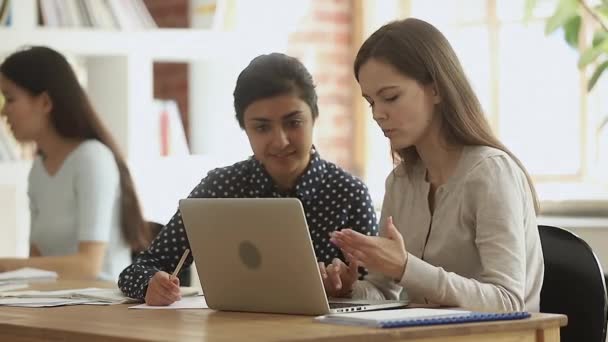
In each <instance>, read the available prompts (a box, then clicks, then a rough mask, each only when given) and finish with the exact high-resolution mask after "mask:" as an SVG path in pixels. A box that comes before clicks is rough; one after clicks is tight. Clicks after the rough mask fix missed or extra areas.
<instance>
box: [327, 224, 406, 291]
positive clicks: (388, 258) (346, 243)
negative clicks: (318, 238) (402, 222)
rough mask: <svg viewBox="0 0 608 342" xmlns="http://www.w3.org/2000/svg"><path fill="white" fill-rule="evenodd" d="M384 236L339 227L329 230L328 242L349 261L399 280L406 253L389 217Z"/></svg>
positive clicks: (403, 244)
mask: <svg viewBox="0 0 608 342" xmlns="http://www.w3.org/2000/svg"><path fill="white" fill-rule="evenodd" d="M384 235H386V236H367V235H363V234H361V233H359V232H356V231H354V230H352V229H342V230H340V231H335V232H332V233H330V236H331V239H330V241H331V242H332V243H333V244H335V245H336V246H338V247H340V249H341V250H342V253H344V255H345V256H346V257H347V258H348V259H349V260H353V261H355V262H357V263H358V264H359V265H361V266H363V267H365V268H367V269H368V270H370V271H373V272H378V273H382V274H384V275H386V276H389V277H391V278H392V279H395V280H400V279H401V278H402V277H403V272H404V271H405V266H406V264H407V256H408V254H407V251H406V250H405V243H404V241H403V236H402V235H401V233H400V232H399V230H397V227H395V225H394V224H393V217H392V216H390V217H389V218H388V219H387V220H386V226H385V229H384Z"/></svg>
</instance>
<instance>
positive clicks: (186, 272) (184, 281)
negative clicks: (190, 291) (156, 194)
mask: <svg viewBox="0 0 608 342" xmlns="http://www.w3.org/2000/svg"><path fill="white" fill-rule="evenodd" d="M147 224H148V227H149V229H150V232H151V233H152V236H153V237H156V236H157V235H158V233H160V231H161V229H163V225H162V224H160V223H158V222H153V221H148V222H147ZM140 252H141V251H131V260H132V261H135V258H136V257H137V255H138V254H139V253H140ZM191 274H192V268H191V267H184V268H182V270H181V271H180V272H179V274H178V275H177V277H178V278H179V284H180V286H190V285H191V284H190V283H191V281H190V277H191Z"/></svg>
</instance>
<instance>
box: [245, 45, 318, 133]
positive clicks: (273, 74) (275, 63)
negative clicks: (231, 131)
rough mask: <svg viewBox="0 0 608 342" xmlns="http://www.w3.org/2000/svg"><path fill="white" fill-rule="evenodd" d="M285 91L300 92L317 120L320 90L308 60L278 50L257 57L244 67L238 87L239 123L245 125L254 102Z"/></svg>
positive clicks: (298, 94) (298, 93) (300, 96)
mask: <svg viewBox="0 0 608 342" xmlns="http://www.w3.org/2000/svg"><path fill="white" fill-rule="evenodd" d="M285 94H296V95H297V96H298V97H299V98H300V99H301V100H302V101H304V102H306V104H308V107H310V111H311V113H312V119H313V121H314V120H316V119H317V117H318V116H319V107H318V106H317V92H316V90H315V84H314V82H313V80H312V75H310V73H309V72H308V70H307V69H306V67H305V66H304V64H302V62H300V61H299V60H298V59H297V58H295V57H291V56H288V55H285V54H282V53H278V52H275V53H271V54H268V55H260V56H257V57H255V58H254V59H253V60H252V61H251V62H250V63H249V65H247V67H246V68H245V69H243V71H241V73H240V74H239V77H238V79H237V81H236V86H235V88H234V93H233V95H234V110H235V112H236V119H237V121H238V122H239V126H241V128H244V127H245V122H244V118H243V116H244V113H245V109H247V107H248V106H249V105H250V104H252V103H253V102H255V101H257V100H261V99H267V98H270V97H274V96H279V95H285Z"/></svg>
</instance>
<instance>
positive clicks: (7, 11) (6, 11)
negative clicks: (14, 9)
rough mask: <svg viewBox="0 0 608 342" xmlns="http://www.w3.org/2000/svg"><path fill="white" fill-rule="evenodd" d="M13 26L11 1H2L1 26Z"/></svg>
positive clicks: (0, 6) (0, 10)
mask: <svg viewBox="0 0 608 342" xmlns="http://www.w3.org/2000/svg"><path fill="white" fill-rule="evenodd" d="M10 25H11V0H0V26H10Z"/></svg>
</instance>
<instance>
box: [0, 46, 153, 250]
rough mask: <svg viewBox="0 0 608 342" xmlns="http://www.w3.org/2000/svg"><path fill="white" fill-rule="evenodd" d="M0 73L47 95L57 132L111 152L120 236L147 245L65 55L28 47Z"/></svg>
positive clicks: (105, 135) (134, 204)
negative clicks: (95, 142)
mask: <svg viewBox="0 0 608 342" xmlns="http://www.w3.org/2000/svg"><path fill="white" fill-rule="evenodd" d="M0 73H2V75H3V76H4V77H6V78H7V79H9V80H11V81H12V82H14V83H15V84H16V85H17V86H19V87H21V88H23V89H24V90H26V91H27V92H29V93H30V94H32V95H40V94H42V93H46V94H48V96H49V98H50V99H51V102H52V104H53V105H52V109H51V112H50V120H51V123H52V125H53V127H54V128H55V129H56V130H57V132H58V133H59V135H61V136H62V137H65V138H70V139H78V140H88V139H95V140H98V141H100V142H101V143H102V144H104V145H105V146H107V147H108V148H109V149H110V150H111V151H112V153H113V154H114V159H115V160H116V164H117V166H118V170H119V173H120V190H121V203H120V209H121V210H120V213H121V227H122V229H121V230H122V235H123V237H124V238H125V240H126V241H127V243H128V244H129V246H130V247H131V249H133V250H143V249H145V248H147V246H148V244H149V243H150V240H151V237H150V232H149V229H148V227H147V225H146V222H145V221H144V218H143V215H142V210H141V207H140V204H139V201H138V199H137V195H136V194H135V187H134V184H133V180H132V178H131V175H130V173H129V169H128V168H127V164H126V163H125V160H124V158H123V157H122V155H121V154H120V152H119V149H118V146H117V145H116V143H115V142H114V139H113V138H112V136H111V135H110V133H109V132H108V130H107V129H106V128H105V126H104V125H103V123H102V122H101V121H100V120H99V117H98V116H97V114H96V112H95V110H94V109H93V106H92V105H91V103H90V101H89V98H88V97H87V95H86V93H85V91H84V89H83V88H82V87H81V86H80V83H79V82H78V79H77V77H76V74H75V73H74V70H73V69H72V67H71V66H70V64H69V63H68V61H67V60H66V59H65V57H64V56H63V55H62V54H60V53H59V52H57V51H55V50H53V49H50V48H48V47H43V46H33V47H28V48H25V49H22V50H19V51H17V52H15V53H13V54H11V55H10V56H8V57H7V58H6V59H5V60H4V62H2V65H1V66H0Z"/></svg>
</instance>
